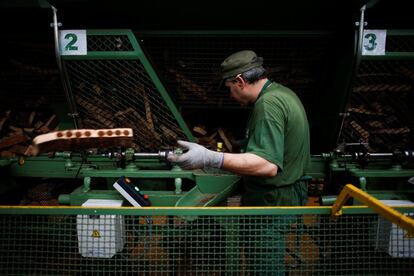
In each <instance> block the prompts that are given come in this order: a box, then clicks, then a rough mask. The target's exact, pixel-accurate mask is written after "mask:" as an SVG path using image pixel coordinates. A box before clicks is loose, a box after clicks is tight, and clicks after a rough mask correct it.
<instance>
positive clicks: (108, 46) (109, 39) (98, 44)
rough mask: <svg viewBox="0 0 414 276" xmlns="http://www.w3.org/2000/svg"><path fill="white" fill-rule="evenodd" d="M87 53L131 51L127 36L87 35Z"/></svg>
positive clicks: (132, 48)
mask: <svg viewBox="0 0 414 276" xmlns="http://www.w3.org/2000/svg"><path fill="white" fill-rule="evenodd" d="M87 45H88V51H105V52H107V51H116V52H123V51H133V50H134V47H132V44H131V41H130V40H129V38H128V36H127V35H88V36H87Z"/></svg>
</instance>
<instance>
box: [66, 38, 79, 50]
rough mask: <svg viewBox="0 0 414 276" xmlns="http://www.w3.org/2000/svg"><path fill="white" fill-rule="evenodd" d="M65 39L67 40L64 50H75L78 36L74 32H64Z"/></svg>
mask: <svg viewBox="0 0 414 276" xmlns="http://www.w3.org/2000/svg"><path fill="white" fill-rule="evenodd" d="M65 39H66V40H68V41H69V42H68V43H67V44H66V46H65V50H66V51H77V50H78V46H75V45H76V41H78V37H77V36H76V34H66V35H65Z"/></svg>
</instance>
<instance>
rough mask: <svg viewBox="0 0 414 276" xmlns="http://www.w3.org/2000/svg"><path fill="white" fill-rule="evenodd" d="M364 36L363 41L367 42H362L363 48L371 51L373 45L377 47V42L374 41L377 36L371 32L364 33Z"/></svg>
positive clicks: (373, 47)
mask: <svg viewBox="0 0 414 276" xmlns="http://www.w3.org/2000/svg"><path fill="white" fill-rule="evenodd" d="M364 38H365V40H364V41H365V42H367V43H365V44H364V48H365V50H367V51H373V50H374V49H375V47H377V42H375V40H376V39H377V36H376V35H375V34H373V33H369V34H366V35H365V36H364Z"/></svg>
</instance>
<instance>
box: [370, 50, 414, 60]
mask: <svg viewBox="0 0 414 276" xmlns="http://www.w3.org/2000/svg"><path fill="white" fill-rule="evenodd" d="M413 59H414V53H413V52H386V53H385V55H383V56H362V60H375V61H382V60H413Z"/></svg>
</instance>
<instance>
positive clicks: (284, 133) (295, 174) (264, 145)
mask: <svg viewBox="0 0 414 276" xmlns="http://www.w3.org/2000/svg"><path fill="white" fill-rule="evenodd" d="M266 85H267V87H266ZM266 85H265V87H264V89H263V90H262V91H261V93H260V94H259V97H258V99H257V100H256V102H255V104H254V107H253V110H252V113H251V116H250V119H249V122H248V124H247V129H246V138H247V144H246V148H245V152H249V153H254V154H256V155H258V156H260V157H262V158H264V159H266V160H268V161H269V162H272V163H273V164H275V165H277V167H278V173H277V175H276V176H274V177H257V176H245V177H244V182H245V185H246V188H247V189H248V190H250V189H261V188H264V189H265V190H267V189H268V188H271V187H272V186H273V187H274V186H276V187H280V186H286V185H291V184H293V183H295V182H296V181H297V180H298V179H300V178H301V177H302V176H303V175H304V173H305V171H306V170H307V167H308V166H309V162H310V148H309V144H310V142H309V124H308V120H307V117H306V112H305V109H304V107H303V105H302V103H301V101H300V99H299V98H298V97H297V95H296V94H295V93H294V92H293V91H292V90H290V89H289V88H287V87H284V86H283V85H280V84H278V83H275V82H272V83H270V82H268V83H267V84H266Z"/></svg>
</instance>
